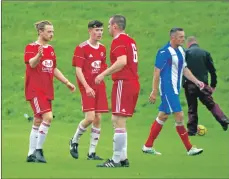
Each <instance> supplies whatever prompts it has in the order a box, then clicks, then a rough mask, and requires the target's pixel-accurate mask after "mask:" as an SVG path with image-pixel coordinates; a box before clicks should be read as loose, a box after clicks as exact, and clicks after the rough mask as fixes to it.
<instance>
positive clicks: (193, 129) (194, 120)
mask: <svg viewBox="0 0 229 179" xmlns="http://www.w3.org/2000/svg"><path fill="white" fill-rule="evenodd" d="M184 89H185V97H186V100H187V103H188V123H187V128H188V135H190V136H194V135H196V133H197V125H198V113H197V109H198V100H197V98H198V95H199V88H198V87H197V86H196V85H195V84H190V83H189V84H188V83H186V84H185V88H184Z"/></svg>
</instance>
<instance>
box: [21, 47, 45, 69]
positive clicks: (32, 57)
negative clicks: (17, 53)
mask: <svg viewBox="0 0 229 179" xmlns="http://www.w3.org/2000/svg"><path fill="white" fill-rule="evenodd" d="M42 55H43V49H42V46H40V47H39V48H38V52H37V51H36V50H35V48H34V46H33V45H27V46H26V48H25V54H24V62H25V64H28V65H29V66H30V67H31V68H35V67H36V66H37V65H38V64H39V62H40V59H41V57H42Z"/></svg>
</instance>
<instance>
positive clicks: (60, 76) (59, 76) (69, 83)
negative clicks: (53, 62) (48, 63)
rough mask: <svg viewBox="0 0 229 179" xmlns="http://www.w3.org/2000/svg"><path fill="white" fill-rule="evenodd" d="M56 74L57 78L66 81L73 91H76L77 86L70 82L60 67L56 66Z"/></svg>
mask: <svg viewBox="0 0 229 179" xmlns="http://www.w3.org/2000/svg"><path fill="white" fill-rule="evenodd" d="M54 76H55V78H56V79H58V80H59V81H61V82H62V83H64V84H65V85H66V86H67V87H68V88H69V89H70V90H71V91H72V92H74V91H75V88H76V87H75V86H74V85H73V84H72V83H71V82H69V80H68V79H67V78H66V77H65V76H64V75H63V73H62V72H61V71H60V70H59V69H58V68H54Z"/></svg>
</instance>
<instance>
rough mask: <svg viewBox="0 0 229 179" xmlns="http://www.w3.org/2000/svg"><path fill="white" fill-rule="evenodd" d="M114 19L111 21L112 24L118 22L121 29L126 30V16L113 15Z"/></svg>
mask: <svg viewBox="0 0 229 179" xmlns="http://www.w3.org/2000/svg"><path fill="white" fill-rule="evenodd" d="M111 18H112V21H111V23H112V24H114V23H115V24H117V25H118V27H119V28H120V29H121V30H125V28H126V18H125V17H124V16H122V15H113V16H112V17H111Z"/></svg>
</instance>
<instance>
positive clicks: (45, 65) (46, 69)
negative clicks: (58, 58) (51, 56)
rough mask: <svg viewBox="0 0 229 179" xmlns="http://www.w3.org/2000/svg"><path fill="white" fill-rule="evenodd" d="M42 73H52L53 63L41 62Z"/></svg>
mask: <svg viewBox="0 0 229 179" xmlns="http://www.w3.org/2000/svg"><path fill="white" fill-rule="evenodd" d="M42 65H43V66H42V72H47V73H52V70H53V68H52V67H53V61H52V60H44V61H43V62H42Z"/></svg>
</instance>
